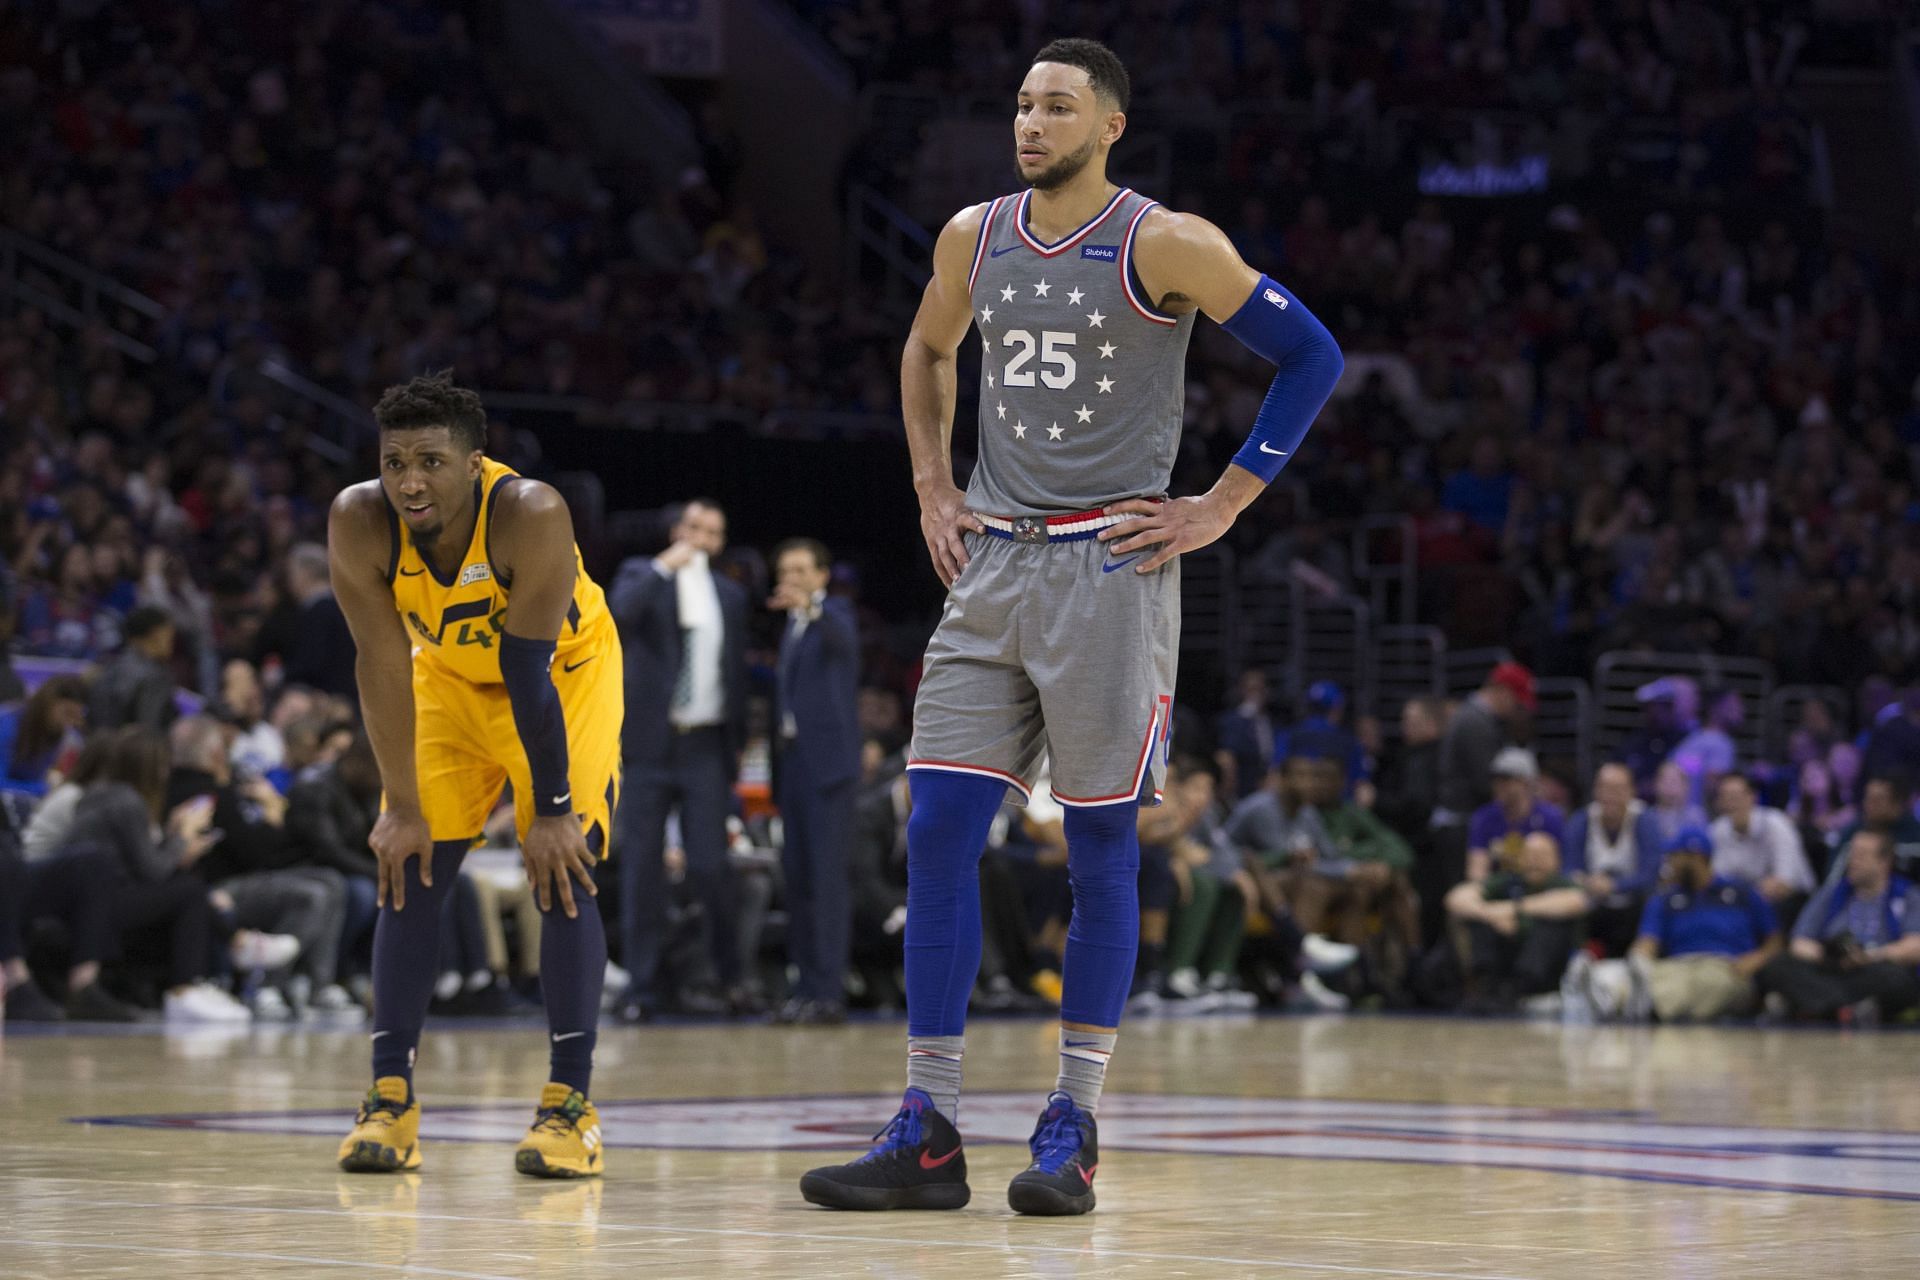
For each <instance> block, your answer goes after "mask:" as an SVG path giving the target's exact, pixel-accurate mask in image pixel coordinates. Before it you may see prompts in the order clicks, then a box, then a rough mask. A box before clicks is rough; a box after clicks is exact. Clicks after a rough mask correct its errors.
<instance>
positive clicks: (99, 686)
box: [87, 605, 179, 732]
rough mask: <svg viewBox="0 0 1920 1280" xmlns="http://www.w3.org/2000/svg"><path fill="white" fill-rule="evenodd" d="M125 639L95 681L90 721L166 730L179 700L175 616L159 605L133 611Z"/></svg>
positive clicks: (96, 728)
mask: <svg viewBox="0 0 1920 1280" xmlns="http://www.w3.org/2000/svg"><path fill="white" fill-rule="evenodd" d="M123 636H124V639H125V643H124V644H123V646H122V647H121V649H120V652H118V653H116V654H114V655H113V657H112V658H111V659H110V660H108V662H107V664H106V666H104V667H102V668H101V670H100V674H99V675H98V676H96V677H94V681H93V702H92V706H91V709H90V710H89V713H88V715H87V724H88V726H89V727H90V728H92V729H93V730H94V731H95V732H98V731H99V730H101V729H117V728H119V727H120V726H121V725H123V724H138V725H145V726H146V727H147V728H149V729H162V730H164V729H165V728H166V727H167V726H168V725H170V724H172V723H173V720H174V717H175V716H176V715H178V714H179V713H178V711H176V710H175V708H174V705H173V667H172V665H171V664H172V662H173V641H174V630H173V617H172V615H171V614H169V613H168V612H167V611H166V610H165V609H162V608H160V607H159V606H157V605H142V606H141V607H140V608H138V609H135V610H134V611H133V612H132V613H130V614H128V615H127V625H126V628H125V630H124V632H123Z"/></svg>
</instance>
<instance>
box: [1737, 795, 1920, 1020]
mask: <svg viewBox="0 0 1920 1280" xmlns="http://www.w3.org/2000/svg"><path fill="white" fill-rule="evenodd" d="M1916 966H1920V887H1916V886H1915V885H1914V884H1913V883H1912V882H1911V881H1909V880H1907V879H1906V878H1905V877H1903V876H1897V875H1895V874H1894V873H1893V841H1892V840H1891V839H1890V838H1889V837H1888V836H1887V834H1886V833H1885V832H1883V831H1874V830H1872V829H1865V830H1861V831H1858V832H1855V833H1854V837H1853V839H1852V840H1851V841H1849V842H1848V844H1847V875H1846V879H1844V880H1841V881H1839V882H1837V883H1834V884H1829V885H1825V886H1823V887H1822V888H1821V890H1820V891H1819V892H1818V893H1816V894H1814V895H1813V898H1812V900H1811V901H1809V902H1808V903H1807V905H1806V908H1805V909H1804V910H1803V911H1801V913H1800V918H1799V921H1798V923H1796V924H1795V925H1794V928H1793V943H1792V945H1791V947H1790V948H1789V950H1788V953H1787V954H1785V955H1781V956H1776V957H1774V958H1773V959H1772V960H1770V961H1768V962H1767V964H1766V966H1765V967H1764V968H1762V969H1761V970H1760V974H1759V983H1760V989H1761V990H1762V991H1764V992H1766V993H1767V998H1766V1003H1767V1013H1768V1015H1769V1016H1771V1017H1776V1018H1779V1017H1786V1016H1789V1015H1793V1016H1798V1017H1803V1018H1820V1019H1829V1018H1838V1019H1839V1020H1840V1021H1842V1022H1852V1023H1856V1024H1857V1023H1861V1022H1865V1023H1868V1024H1871V1023H1874V1022H1877V1021H1878V1020H1879V1019H1880V1018H1881V1017H1884V1016H1889V1015H1892V1014H1896V1013H1899V1012H1900V1011H1902V1010H1904V1009H1908V1008H1911V1007H1912V1006H1913V1005H1915V1004H1920V969H1916Z"/></svg>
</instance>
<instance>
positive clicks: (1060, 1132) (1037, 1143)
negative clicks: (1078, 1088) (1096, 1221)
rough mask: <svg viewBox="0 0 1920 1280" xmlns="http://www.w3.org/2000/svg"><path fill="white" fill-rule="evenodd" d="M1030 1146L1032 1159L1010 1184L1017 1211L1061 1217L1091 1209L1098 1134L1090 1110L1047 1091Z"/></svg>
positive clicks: (1011, 1201) (1010, 1196) (1097, 1165)
mask: <svg viewBox="0 0 1920 1280" xmlns="http://www.w3.org/2000/svg"><path fill="white" fill-rule="evenodd" d="M1027 1149H1028V1150H1029V1151H1031V1152H1033V1163H1032V1164H1030V1165H1028V1166H1027V1168H1026V1170H1025V1172H1023V1173H1020V1174H1017V1175H1015V1177H1014V1179H1013V1182H1012V1183H1011V1184H1010V1185H1009V1186H1008V1187H1007V1203H1008V1204H1009V1205H1011V1206H1013V1211H1014V1212H1015V1213H1030V1214H1036V1215H1041V1216H1046V1217H1060V1216H1064V1215H1068V1214H1075V1213H1087V1212H1089V1211H1090V1210H1092V1208H1093V1175H1094V1173H1095V1172H1096V1171H1097V1170H1098V1169H1099V1168H1100V1136H1099V1130H1098V1129H1097V1128H1095V1126H1094V1123H1093V1114H1092V1113H1091V1112H1088V1111H1082V1110H1081V1109H1080V1108H1079V1107H1077V1106H1075V1105H1074V1101H1073V1099H1072V1098H1069V1097H1068V1096H1067V1095H1066V1094H1064V1093H1054V1094H1051V1095H1049V1096H1048V1098H1047V1109H1046V1110H1045V1111H1043V1112H1041V1113H1040V1123H1039V1124H1037V1125H1035V1126H1034V1130H1033V1136H1032V1137H1031V1138H1028V1139H1027Z"/></svg>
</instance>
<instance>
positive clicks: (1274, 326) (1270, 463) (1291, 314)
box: [1221, 276, 1346, 484]
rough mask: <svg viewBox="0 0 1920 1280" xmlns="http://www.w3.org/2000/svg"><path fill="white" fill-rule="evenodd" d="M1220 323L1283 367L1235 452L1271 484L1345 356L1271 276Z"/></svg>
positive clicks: (1328, 392)
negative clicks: (1244, 438) (1224, 321)
mask: <svg viewBox="0 0 1920 1280" xmlns="http://www.w3.org/2000/svg"><path fill="white" fill-rule="evenodd" d="M1221 327H1222V328H1224V329H1225V330H1226V331H1227V332H1228V333H1230V334H1232V335H1233V336H1234V337H1236V338H1238V339H1240V341H1241V342H1242V343H1243V344H1245V346H1246V347H1247V349H1248V350H1249V351H1252V352H1253V353H1254V354H1255V355H1258V356H1262V357H1264V358H1265V359H1268V360H1271V361H1272V362H1273V363H1275V364H1277V365H1279V366H1280V371H1279V372H1278V373H1276V374H1275V375H1274V378H1273V386H1271V387H1270V388H1268V390H1267V398H1266V401H1265V402H1264V403H1263V404H1261V406H1260V412H1259V414H1258V415H1257V416H1255V418H1254V420H1253V434H1251V435H1250V436H1248V437H1247V442H1246V444H1244V445H1242V446H1241V447H1240V452H1238V453H1236V454H1234V455H1233V461H1234V465H1236V466H1239V467H1241V468H1243V469H1245V470H1247V471H1251V472H1252V473H1253V474H1254V475H1257V476H1259V477H1260V478H1261V479H1262V480H1264V481H1266V482H1267V483H1269V484H1271V483H1272V482H1273V478H1274V477H1275V476H1277V475H1279V474H1280V468H1282V467H1284V466H1286V465H1287V462H1288V460H1289V459H1290V458H1292V457H1293V454H1294V451H1295V450H1296V449H1298V448H1299V447H1300V442H1301V441H1302V440H1304V439H1306V436H1307V428H1309V427H1311V426H1312V425H1313V420H1314V417H1315V416H1316V415H1318V414H1319V412H1320V406H1322V405H1324V404H1325V403H1326V402H1327V397H1328V396H1330V395H1332V394H1333V385H1334V383H1336V382H1338V381H1340V371H1341V370H1342V369H1343V368H1345V367H1346V360H1345V358H1344V357H1342V356H1341V354H1340V346H1339V344H1338V343H1336V342H1335V341H1334V340H1333V335H1332V334H1330V333H1328V332H1327V327H1326V326H1325V325H1323V324H1321V323H1320V321H1319V320H1318V319H1316V318H1315V317H1314V314H1313V313H1312V312H1311V311H1309V310H1307V309H1306V308H1305V307H1303V306H1301V305H1300V300H1299V299H1298V298H1296V297H1294V296H1293V295H1292V294H1291V293H1288V292H1287V290H1286V288H1285V286H1283V285H1281V284H1280V283H1279V282H1278V281H1276V280H1275V279H1273V277H1271V276H1261V277H1260V283H1259V284H1257V285H1255V286H1254V287H1253V293H1252V294H1251V295H1250V296H1249V297H1248V298H1247V300H1246V301H1245V302H1243V303H1241V304H1240V309H1239V310H1238V311H1236V312H1234V313H1233V316H1232V318H1230V319H1229V320H1228V321H1227V322H1226V324H1224V325H1222V326H1221Z"/></svg>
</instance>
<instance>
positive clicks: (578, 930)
mask: <svg viewBox="0 0 1920 1280" xmlns="http://www.w3.org/2000/svg"><path fill="white" fill-rule="evenodd" d="M583 892H584V891H583V890H580V889H575V890H574V894H575V901H576V902H579V898H580V895H581V894H582V893H583ZM606 979H607V933H606V926H605V925H603V924H602V923H601V922H600V904H599V903H597V902H593V901H585V902H580V914H579V915H578V916H577V917H575V918H574V919H571V920H569V919H568V918H567V913H566V912H565V911H564V910H562V909H561V906H560V902H559V899H558V898H555V900H554V904H553V906H552V907H551V908H549V909H548V910H546V911H543V912H541V913H540V990H541V993H542V994H543V995H545V997H546V1000H547V1034H548V1036H549V1037H551V1040H550V1045H549V1048H550V1051H551V1053H552V1057H553V1065H552V1068H551V1070H550V1071H549V1073H548V1075H547V1078H548V1079H549V1080H552V1081H553V1082H554V1083H556V1084H564V1085H566V1086H567V1087H568V1088H570V1089H578V1090H579V1091H580V1092H581V1093H582V1094H583V1095H585V1094H588V1089H587V1086H588V1085H589V1084H591V1083H592V1081H593V1048H594V1042H595V1041H596V1040H597V1039H598V1038H599V1026H600V989H601V987H603V986H605V985H606Z"/></svg>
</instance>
